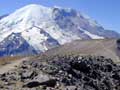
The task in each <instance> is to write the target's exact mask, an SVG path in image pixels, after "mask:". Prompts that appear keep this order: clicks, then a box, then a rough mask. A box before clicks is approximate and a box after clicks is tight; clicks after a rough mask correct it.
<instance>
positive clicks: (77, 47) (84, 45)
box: [42, 39, 120, 62]
mask: <svg viewBox="0 0 120 90" xmlns="http://www.w3.org/2000/svg"><path fill="white" fill-rule="evenodd" d="M119 52H120V51H119V50H118V48H117V43H116V40H115V39H104V40H76V41H73V42H71V43H67V44H65V45H62V46H60V47H57V48H54V49H51V50H48V51H47V52H45V53H44V55H45V56H46V55H47V56H52V55H64V54H66V55H67V54H81V55H101V56H105V57H107V58H112V59H113V60H114V61H115V62H119V61H120V60H119V56H120V55H119ZM42 56H43V54H42Z"/></svg>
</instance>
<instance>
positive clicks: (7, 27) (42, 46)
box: [0, 4, 120, 56]
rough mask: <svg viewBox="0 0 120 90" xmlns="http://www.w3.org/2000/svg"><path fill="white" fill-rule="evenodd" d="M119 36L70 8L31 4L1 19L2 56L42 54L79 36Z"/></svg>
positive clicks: (99, 37) (88, 37) (0, 53)
mask: <svg viewBox="0 0 120 90" xmlns="http://www.w3.org/2000/svg"><path fill="white" fill-rule="evenodd" d="M119 37H120V34H118V33H116V32H114V31H109V30H105V29H104V28H103V27H102V26H101V25H99V24H98V23H97V22H96V21H94V20H92V19H90V18H89V17H88V16H86V15H84V14H82V13H80V12H77V11H76V10H73V9H70V8H67V9H66V8H60V7H51V8H50V7H44V6H41V5H36V4H31V5H27V6H25V7H23V8H21V9H18V10H16V11H15V12H13V13H12V14H9V15H8V16H6V17H4V18H2V19H0V42H1V43H0V55H1V56H5V55H18V54H20V53H21V54H24V55H25V54H33V53H40V52H44V51H46V50H48V49H51V48H53V47H56V46H59V45H63V44H64V43H67V42H71V41H73V40H77V39H104V38H119ZM24 46H25V47H26V48H25V47H24ZM22 50H23V51H22Z"/></svg>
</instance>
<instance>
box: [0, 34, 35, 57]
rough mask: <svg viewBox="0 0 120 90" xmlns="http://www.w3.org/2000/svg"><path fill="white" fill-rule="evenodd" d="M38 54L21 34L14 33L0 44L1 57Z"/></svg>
mask: <svg viewBox="0 0 120 90" xmlns="http://www.w3.org/2000/svg"><path fill="white" fill-rule="evenodd" d="M14 54H16V55H29V54H37V52H36V51H35V50H34V48H33V47H31V46H30V45H29V44H28V43H27V41H26V40H25V39H24V38H22V37H21V34H20V33H12V34H10V35H9V36H8V37H7V38H5V39H4V41H2V42H1V43H0V56H7V55H11V56H12V55H14Z"/></svg>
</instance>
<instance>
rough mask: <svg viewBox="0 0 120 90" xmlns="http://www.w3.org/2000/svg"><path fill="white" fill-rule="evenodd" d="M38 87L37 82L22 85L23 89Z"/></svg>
mask: <svg viewBox="0 0 120 90" xmlns="http://www.w3.org/2000/svg"><path fill="white" fill-rule="evenodd" d="M39 85H40V83H39V82H37V81H32V82H28V83H27V84H26V85H23V87H28V88H33V87H38V86H39Z"/></svg>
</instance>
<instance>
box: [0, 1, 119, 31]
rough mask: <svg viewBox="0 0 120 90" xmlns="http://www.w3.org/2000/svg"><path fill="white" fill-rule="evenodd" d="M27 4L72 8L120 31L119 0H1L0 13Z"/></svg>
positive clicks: (111, 28) (109, 28) (6, 12)
mask: <svg viewBox="0 0 120 90" xmlns="http://www.w3.org/2000/svg"><path fill="white" fill-rule="evenodd" d="M28 4H40V5H43V6H47V7H53V6H60V7H65V8H73V9H76V10H78V11H80V12H82V13H84V14H86V15H88V16H90V17H91V18H92V19H93V20H96V21H97V22H98V23H99V24H101V25H102V26H103V27H104V28H105V29H108V30H115V31H117V32H119V33H120V25H119V24H120V0H1V1H0V15H4V14H9V13H12V12H14V11H15V10H16V9H19V8H21V7H23V6H26V5H28Z"/></svg>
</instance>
